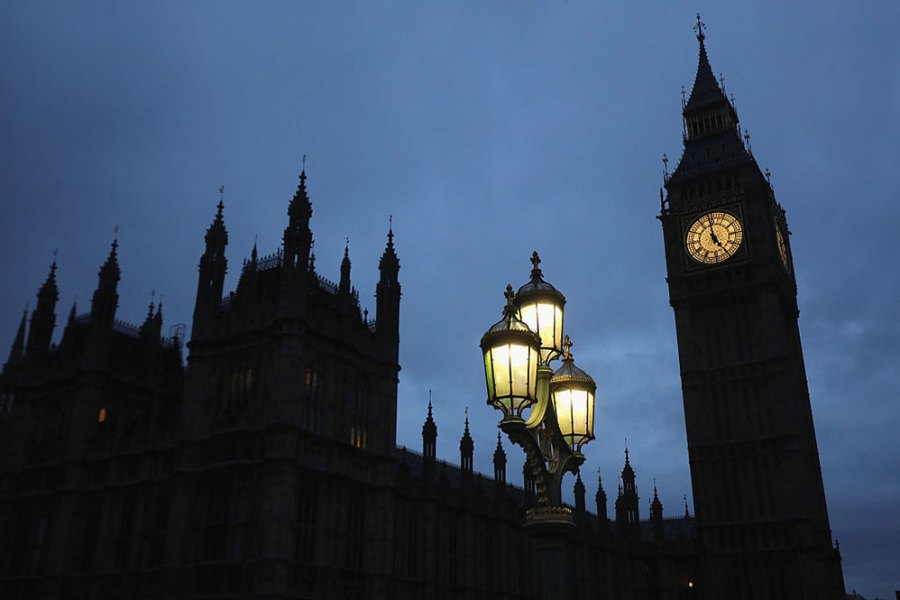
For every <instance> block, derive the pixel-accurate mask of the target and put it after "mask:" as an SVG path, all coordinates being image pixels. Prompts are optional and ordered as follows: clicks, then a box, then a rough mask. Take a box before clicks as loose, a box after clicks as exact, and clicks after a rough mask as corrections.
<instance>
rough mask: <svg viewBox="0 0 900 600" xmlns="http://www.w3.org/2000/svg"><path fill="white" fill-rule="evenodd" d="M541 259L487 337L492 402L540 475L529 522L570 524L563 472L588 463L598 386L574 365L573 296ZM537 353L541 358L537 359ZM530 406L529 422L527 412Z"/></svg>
mask: <svg viewBox="0 0 900 600" xmlns="http://www.w3.org/2000/svg"><path fill="white" fill-rule="evenodd" d="M540 262H541V259H540V257H539V256H538V253H537V252H535V253H534V254H533V255H532V258H531V263H532V265H533V268H532V271H531V280H530V281H529V282H528V283H526V284H525V285H523V286H522V287H521V288H519V292H518V293H516V294H513V293H512V286H507V287H506V294H505V296H506V307H505V308H504V312H503V319H502V320H501V321H500V322H498V323H496V324H495V325H493V326H492V327H491V328H490V329H488V331H487V332H486V333H485V334H484V336H483V337H482V338H481V350H482V353H483V354H484V366H485V378H486V380H487V389H488V399H487V402H488V404H490V405H492V406H494V407H495V408H497V409H499V410H500V411H501V412H502V413H503V419H502V420H501V421H500V428H501V429H503V431H505V432H506V433H507V435H509V439H510V441H512V442H513V443H514V444H518V445H520V446H522V448H523V449H524V450H525V454H526V460H527V464H528V468H529V469H530V470H531V472H532V473H533V474H534V479H535V484H536V486H535V487H536V491H537V494H536V495H537V507H536V508H532V509H530V510H529V511H528V512H527V514H526V517H527V521H528V523H527V524H529V525H531V524H539V523H548V522H553V523H564V524H569V525H571V524H572V511H571V510H570V509H569V508H567V507H565V506H563V503H562V477H563V475H564V474H565V473H566V472H567V471H571V472H573V473H575V472H577V471H578V467H579V466H580V465H581V464H582V463H583V462H584V455H583V454H582V453H581V447H582V446H583V445H584V444H585V443H587V442H588V441H590V440H592V439H594V394H595V391H596V388H597V386H596V384H595V383H594V380H593V379H592V378H591V377H590V375H588V374H587V373H585V372H584V371H582V370H581V369H579V368H578V367H576V366H575V363H574V359H573V358H572V354H571V353H570V352H569V348H570V347H571V345H572V343H571V341H569V338H568V336H566V337H565V341H563V339H564V338H563V332H562V324H563V307H564V305H565V303H566V299H565V296H563V295H562V293H560V292H559V290H557V289H556V288H555V287H553V286H552V285H550V284H549V283H547V282H546V281H544V279H543V274H542V273H541V270H540V268H539V267H538V265H539V264H540ZM538 350H539V352H540V363H539V364H535V362H534V355H535V353H536V352H537V351H538ZM563 353H564V354H563ZM560 354H563V364H562V366H561V367H560V368H559V369H558V370H557V371H556V372H555V373H554V372H553V369H552V368H551V367H550V363H551V362H552V361H553V360H555V359H556V358H558V357H559V355H560ZM535 375H536V379H535ZM533 385H534V386H535V387H532V386H533ZM528 407H531V413H530V414H529V415H528V419H527V421H526V420H524V419H523V418H522V411H523V410H524V409H526V408H528Z"/></svg>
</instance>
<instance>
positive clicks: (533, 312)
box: [519, 301, 563, 363]
mask: <svg viewBox="0 0 900 600" xmlns="http://www.w3.org/2000/svg"><path fill="white" fill-rule="evenodd" d="M519 317H520V318H521V319H522V321H524V322H525V324H526V325H528V327H529V328H530V329H531V330H532V331H534V332H535V333H537V334H538V337H540V338H541V360H542V361H544V362H545V363H546V362H548V361H549V360H550V359H551V358H553V357H555V356H556V355H558V354H559V353H560V352H561V351H562V331H563V327H562V321H563V311H562V307H561V306H558V305H557V304H555V303H553V302H540V301H537V302H529V303H526V304H522V305H521V306H520V307H519Z"/></svg>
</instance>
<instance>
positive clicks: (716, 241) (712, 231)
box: [709, 225, 725, 250]
mask: <svg viewBox="0 0 900 600" xmlns="http://www.w3.org/2000/svg"><path fill="white" fill-rule="evenodd" d="M709 237H710V238H712V241H713V243H714V244H715V245H716V246H718V247H719V248H722V249H723V250H724V249H725V246H723V245H722V242H720V241H719V237H718V236H717V235H716V230H715V228H714V227H713V226H712V225H710V226H709Z"/></svg>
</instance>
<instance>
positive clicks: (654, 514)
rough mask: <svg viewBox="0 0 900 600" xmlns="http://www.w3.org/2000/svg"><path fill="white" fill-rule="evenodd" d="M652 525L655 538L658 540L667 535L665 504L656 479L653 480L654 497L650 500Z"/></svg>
mask: <svg viewBox="0 0 900 600" xmlns="http://www.w3.org/2000/svg"><path fill="white" fill-rule="evenodd" d="M650 527H651V528H652V531H653V539H654V540H656V541H657V542H659V541H662V540H663V538H664V537H665V531H664V530H663V506H662V502H660V501H659V494H657V493H656V480H654V481H653V499H652V500H651V501H650Z"/></svg>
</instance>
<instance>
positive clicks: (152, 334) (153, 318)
mask: <svg viewBox="0 0 900 600" xmlns="http://www.w3.org/2000/svg"><path fill="white" fill-rule="evenodd" d="M161 331H162V300H160V302H159V307H158V308H156V310H154V306H153V302H150V307H149V308H148V309H147V317H146V318H145V319H144V323H143V324H142V325H141V329H140V335H141V338H143V339H145V340H147V341H150V342H158V341H159V337H160V332H161Z"/></svg>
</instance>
